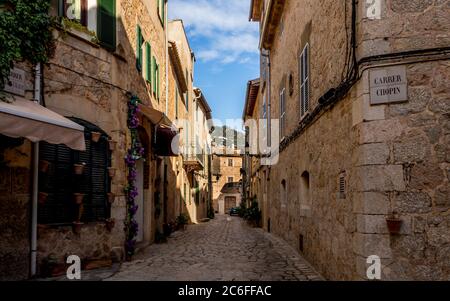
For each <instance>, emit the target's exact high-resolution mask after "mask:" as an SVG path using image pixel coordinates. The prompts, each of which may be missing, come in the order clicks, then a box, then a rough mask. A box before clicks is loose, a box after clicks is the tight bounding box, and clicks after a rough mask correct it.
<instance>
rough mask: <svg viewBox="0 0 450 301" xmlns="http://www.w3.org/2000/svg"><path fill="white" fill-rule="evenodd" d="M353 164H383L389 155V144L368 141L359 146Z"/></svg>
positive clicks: (386, 162)
mask: <svg viewBox="0 0 450 301" xmlns="http://www.w3.org/2000/svg"><path fill="white" fill-rule="evenodd" d="M356 153H357V154H358V155H357V156H356V157H355V158H356V162H355V165H356V166H363V165H385V164H388V161H389V157H390V150H389V146H388V145H387V144H386V143H370V144H363V145H361V146H359V147H358V148H357V150H356Z"/></svg>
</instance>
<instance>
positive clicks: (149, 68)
mask: <svg viewBox="0 0 450 301" xmlns="http://www.w3.org/2000/svg"><path fill="white" fill-rule="evenodd" d="M145 54H146V56H145V64H146V65H145V79H146V80H147V81H148V82H150V80H151V78H152V61H151V59H152V48H151V46H150V43H148V42H147V43H145Z"/></svg>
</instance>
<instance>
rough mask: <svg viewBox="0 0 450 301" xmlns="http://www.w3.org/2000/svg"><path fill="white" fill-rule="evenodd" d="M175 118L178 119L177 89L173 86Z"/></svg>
mask: <svg viewBox="0 0 450 301" xmlns="http://www.w3.org/2000/svg"><path fill="white" fill-rule="evenodd" d="M175 119H178V89H177V88H176V87H175Z"/></svg>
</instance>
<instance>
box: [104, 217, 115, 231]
mask: <svg viewBox="0 0 450 301" xmlns="http://www.w3.org/2000/svg"><path fill="white" fill-rule="evenodd" d="M115 224H116V221H115V220H114V219H108V220H106V224H105V225H106V229H108V231H111V230H112V229H113V228H114V226H115Z"/></svg>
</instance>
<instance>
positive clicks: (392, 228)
mask: <svg viewBox="0 0 450 301" xmlns="http://www.w3.org/2000/svg"><path fill="white" fill-rule="evenodd" d="M386 224H387V227H388V230H389V233H391V234H398V233H400V228H401V227H402V220H401V219H398V218H386Z"/></svg>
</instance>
